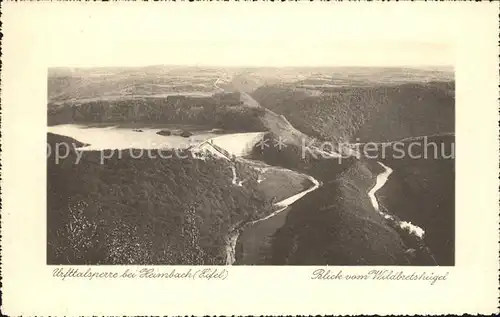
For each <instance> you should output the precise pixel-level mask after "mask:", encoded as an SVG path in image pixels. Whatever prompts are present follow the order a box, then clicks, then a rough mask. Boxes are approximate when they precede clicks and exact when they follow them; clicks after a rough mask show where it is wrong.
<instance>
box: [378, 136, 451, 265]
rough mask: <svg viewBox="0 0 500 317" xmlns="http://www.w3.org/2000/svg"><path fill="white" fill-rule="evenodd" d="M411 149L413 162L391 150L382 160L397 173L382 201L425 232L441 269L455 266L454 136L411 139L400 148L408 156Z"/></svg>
mask: <svg viewBox="0 0 500 317" xmlns="http://www.w3.org/2000/svg"><path fill="white" fill-rule="evenodd" d="M411 144H413V145H411ZM426 144H427V146H426ZM429 144H430V145H429ZM432 144H435V146H434V145H432ZM410 145H411V146H412V150H411V151H412V156H413V158H412V157H409V156H408V155H407V156H405V157H402V158H399V156H398V153H393V150H392V147H388V148H387V149H386V152H387V154H386V155H385V157H383V158H382V157H381V158H380V161H382V162H384V164H387V165H388V166H391V168H393V169H394V172H393V173H392V175H391V177H390V178H389V180H388V181H387V183H386V184H385V186H384V187H383V188H382V189H381V190H380V201H381V202H382V204H384V205H385V206H386V207H387V209H389V210H390V211H391V212H392V213H393V214H395V215H397V216H399V217H400V218H402V219H405V220H407V221H411V222H412V223H414V224H416V225H418V226H419V227H421V228H423V229H424V230H425V241H426V243H427V244H428V246H429V247H430V249H431V250H432V251H433V253H434V255H435V257H436V260H437V262H438V264H439V265H454V264H455V258H454V256H455V156H454V151H455V136H454V135H436V136H432V137H428V138H426V139H423V138H411V139H409V140H405V141H403V142H401V146H400V148H401V149H404V153H409V151H410V150H409V149H408V147H409V146H410ZM426 147H427V149H426ZM425 149H426V150H425ZM424 151H425V152H424Z"/></svg>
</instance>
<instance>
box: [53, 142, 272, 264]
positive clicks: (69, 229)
mask: <svg viewBox="0 0 500 317" xmlns="http://www.w3.org/2000/svg"><path fill="white" fill-rule="evenodd" d="M69 141H71V142H75V143H77V141H76V140H69V139H68V138H66V137H61V136H58V135H54V134H49V135H48V144H49V145H51V146H52V148H55V144H56V143H59V142H69ZM71 142H70V143H71ZM163 153H164V155H166V153H165V152H163ZM184 154H186V155H188V154H189V153H184ZM100 155H101V153H100V152H91V151H89V152H84V153H83V156H82V158H81V160H80V162H79V164H75V161H76V159H77V158H76V153H75V152H72V153H71V154H70V155H69V156H68V157H67V158H65V159H64V160H62V161H61V162H59V164H56V163H55V160H54V154H52V155H51V156H49V157H48V159H47V165H48V175H47V191H48V195H47V214H48V218H47V220H48V223H47V225H48V259H47V260H48V263H49V264H61V263H66V264H124V263H129V264H224V261H225V256H226V254H225V250H224V246H225V244H226V241H225V239H226V235H227V233H228V231H229V230H230V229H231V228H233V227H234V226H236V225H238V224H240V223H242V222H245V221H249V220H254V219H257V218H259V217H262V216H263V215H267V214H269V213H270V212H271V209H272V206H271V202H270V199H268V198H266V196H265V195H264V194H263V193H262V192H259V191H258V190H257V186H252V182H255V181H256V179H257V177H258V175H257V174H256V173H257V171H256V170H255V169H252V168H250V167H248V166H245V165H242V164H239V163H236V170H237V172H238V175H239V177H241V178H246V179H248V184H249V185H248V186H235V185H233V184H232V182H231V180H232V173H231V168H230V164H231V163H229V162H228V161H226V160H216V159H209V158H207V159H206V160H205V161H203V160H197V159H176V158H175V156H174V158H172V159H153V158H148V156H147V155H143V156H142V157H140V158H133V157H131V155H130V153H129V152H128V151H126V152H123V153H122V158H121V159H118V158H114V159H110V160H107V161H106V164H100Z"/></svg>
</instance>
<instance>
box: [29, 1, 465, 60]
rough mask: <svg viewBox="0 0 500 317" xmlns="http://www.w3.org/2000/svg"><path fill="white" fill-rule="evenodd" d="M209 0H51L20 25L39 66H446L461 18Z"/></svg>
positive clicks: (421, 11)
mask: <svg viewBox="0 0 500 317" xmlns="http://www.w3.org/2000/svg"><path fill="white" fill-rule="evenodd" d="M208 4H209V3H206V4H203V3H200V4H197V5H190V4H189V3H175V4H172V5H170V6H166V5H162V6H157V5H155V4H153V3H152V4H151V5H142V6H140V7H139V6H137V5H134V4H133V3H130V4H127V3H121V5H120V6H115V5H97V4H95V5H93V4H87V3H86V4H85V6H83V5H78V3H76V4H69V3H64V4H63V5H60V4H58V3H53V6H50V10H48V8H49V6H43V7H42V6H40V10H30V12H25V14H28V15H31V16H30V17H29V18H28V19H24V21H32V22H31V24H29V25H26V26H22V27H23V28H24V30H25V31H26V33H25V35H26V36H31V37H33V38H34V39H36V40H38V41H39V45H43V46H45V51H47V54H46V56H45V57H46V60H47V64H48V66H60V67H86V66H87V67H96V66H146V65H157V64H168V65H209V66H427V65H453V64H454V58H455V56H454V36H455V35H454V34H456V30H454V27H455V26H456V25H457V24H456V23H460V22H462V23H463V21H461V20H460V19H461V12H460V10H454V9H453V8H458V6H454V7H450V6H438V5H434V9H433V10H428V8H429V5H427V6H426V7H424V6H422V5H418V4H414V3H412V4H411V5H410V6H408V5H401V4H398V5H397V6H394V5H391V4H385V3H384V4H383V5H378V4H376V3H375V4H369V3H364V4H363V5H362V6H360V5H356V4H353V5H347V4H346V5H341V4H339V5H335V6H331V5H330V4H329V3H318V2H313V4H312V5H311V4H307V6H306V5H305V3H285V4H278V3H260V2H259V3H253V4H252V3H232V4H228V3H210V6H208ZM31 7H33V5H32V6H31ZM469 22H470V21H469Z"/></svg>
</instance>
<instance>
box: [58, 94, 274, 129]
mask: <svg viewBox="0 0 500 317" xmlns="http://www.w3.org/2000/svg"><path fill="white" fill-rule="evenodd" d="M263 112H264V109H259V108H247V107H244V106H242V105H241V101H240V99H239V95H238V94H216V95H214V96H212V97H204V98H201V97H185V96H168V97H166V98H131V99H126V100H97V101H88V102H81V103H69V102H67V103H64V104H61V105H59V104H49V108H48V124H49V125H56V124H67V123H103V122H110V123H132V122H133V123H137V122H144V123H149V124H150V123H182V124H200V125H205V126H212V127H214V128H222V129H232V130H239V131H264V130H263V129H264V126H263V125H262V123H261V121H260V120H259V117H260V116H261V115H262V114H263Z"/></svg>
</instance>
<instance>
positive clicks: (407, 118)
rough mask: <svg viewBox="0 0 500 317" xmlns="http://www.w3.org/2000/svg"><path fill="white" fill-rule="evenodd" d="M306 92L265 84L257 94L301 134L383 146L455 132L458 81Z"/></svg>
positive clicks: (332, 88) (335, 88)
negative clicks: (455, 92) (317, 93)
mask: <svg viewBox="0 0 500 317" xmlns="http://www.w3.org/2000/svg"><path fill="white" fill-rule="evenodd" d="M315 90H321V94H320V95H319V96H311V95H310V94H308V93H307V91H305V90H303V89H296V88H294V87H291V86H290V85H286V86H263V87H260V88H258V89H256V90H255V91H254V92H253V93H252V96H253V97H254V98H255V100H257V101H258V102H259V103H260V104H261V105H262V106H264V107H266V108H268V109H270V110H272V111H274V112H276V113H278V114H282V115H284V116H285V117H286V118H287V119H288V120H289V121H290V123H291V124H292V125H293V126H295V127H296V128H297V129H298V130H300V131H302V132H304V133H306V134H309V135H311V136H314V137H318V138H320V139H324V140H331V141H336V142H347V141H350V142H359V141H360V142H367V141H373V142H383V141H392V140H398V139H402V138H406V137H412V136H420V135H430V134H436V133H441V132H454V118H455V115H454V111H455V98H454V90H455V89H454V82H429V83H407V84H398V85H380V84H373V85H371V86H359V87H316V88H315Z"/></svg>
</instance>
